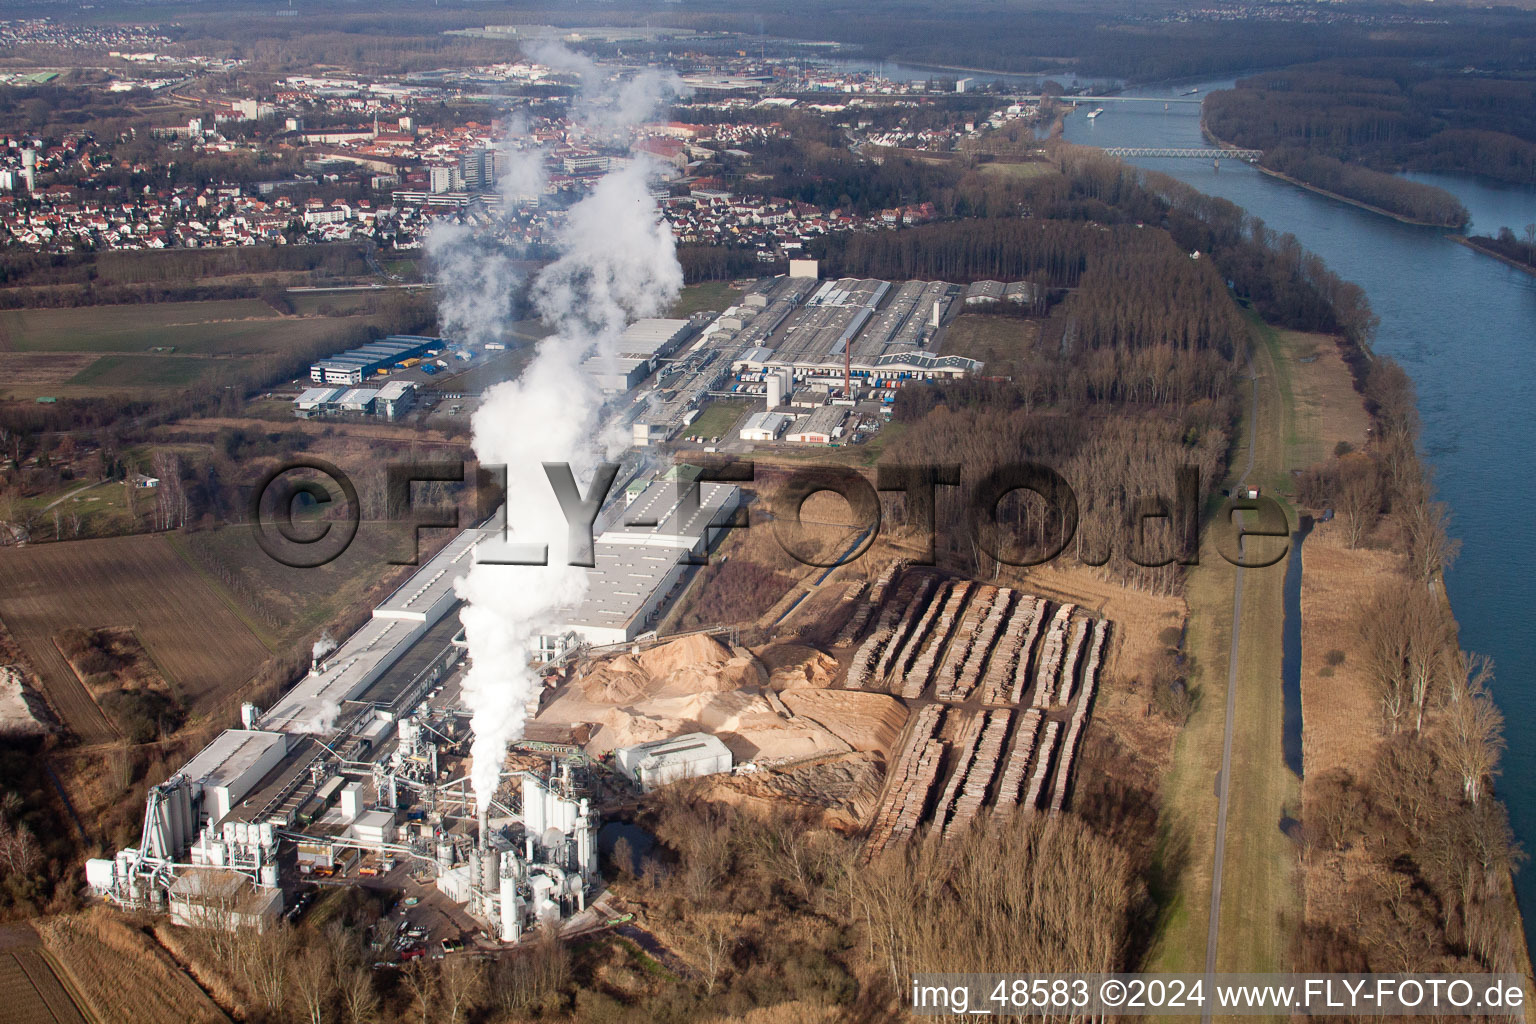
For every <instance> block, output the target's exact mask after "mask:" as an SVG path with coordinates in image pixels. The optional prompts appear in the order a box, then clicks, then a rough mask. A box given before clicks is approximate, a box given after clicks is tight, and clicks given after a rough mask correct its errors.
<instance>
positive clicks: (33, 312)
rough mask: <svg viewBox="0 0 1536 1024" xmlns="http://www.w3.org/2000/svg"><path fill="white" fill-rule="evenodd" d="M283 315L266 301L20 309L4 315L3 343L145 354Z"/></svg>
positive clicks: (0, 318)
mask: <svg viewBox="0 0 1536 1024" xmlns="http://www.w3.org/2000/svg"><path fill="white" fill-rule="evenodd" d="M277 315H278V314H277V311H276V310H274V309H273V308H272V307H271V306H269V305H267V304H266V303H265V302H262V301H261V300H260V299H224V300H215V301H210V302H149V303H142V304H135V305H131V306H78V307H75V308H72V309H16V310H7V311H6V312H4V313H0V338H3V339H4V342H3V345H4V347H5V348H6V349H8V350H10V351H12V352H139V351H143V350H144V349H146V348H148V347H150V346H151V345H164V344H175V342H165V341H160V340H157V339H159V338H160V337H163V336H165V335H166V334H167V332H177V331H179V330H181V329H184V328H189V327H191V328H197V327H203V326H205V325H212V324H225V325H228V324H230V323H231V322H235V321H243V320H251V319H272V318H275V317H277Z"/></svg>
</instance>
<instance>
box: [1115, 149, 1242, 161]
mask: <svg viewBox="0 0 1536 1024" xmlns="http://www.w3.org/2000/svg"><path fill="white" fill-rule="evenodd" d="M1103 149H1104V152H1105V153H1108V154H1109V155H1110V156H1121V157H1138V156H1139V157H1175V158H1178V157H1182V158H1188V159H1192V160H1222V159H1227V160H1242V161H1244V162H1246V163H1250V164H1251V163H1255V162H1257V161H1258V159H1259V158H1260V157H1261V156H1263V155H1264V151H1263V150H1262V149H1218V148H1216V147H1214V146H1196V147H1193V148H1190V149H1181V148H1177V147H1153V146H1105V147H1103Z"/></svg>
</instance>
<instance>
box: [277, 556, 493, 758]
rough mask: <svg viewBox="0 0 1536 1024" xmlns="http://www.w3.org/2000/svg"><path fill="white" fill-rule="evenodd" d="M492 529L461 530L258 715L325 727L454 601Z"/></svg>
mask: <svg viewBox="0 0 1536 1024" xmlns="http://www.w3.org/2000/svg"><path fill="white" fill-rule="evenodd" d="M498 535H499V533H498V531H496V530H487V529H482V528H476V529H469V530H464V531H462V532H461V533H459V534H458V536H456V537H454V538H453V540H451V541H449V542H448V543H447V544H446V545H445V546H444V547H443V549H442V550H441V551H439V552H438V553H437V554H436V555H434V556H432V558H431V559H429V560H428V561H427V564H426V565H423V566H422V567H421V568H420V569H417V570H416V571H415V572H414V573H412V574H411V576H410V578H409V579H407V580H406V581H405V582H404V583H402V584H401V585H400V587H399V589H397V590H396V591H395V592H394V593H393V594H390V595H389V597H388V598H386V599H385V600H384V603H382V604H380V605H379V606H378V607H377V608H375V609H374V610H373V618H371V619H369V620H368V621H367V622H366V623H365V624H364V625H363V627H362V628H361V629H359V630H358V631H357V632H356V633H353V634H352V635H351V636H349V637H348V638H347V642H346V643H344V644H342V645H341V646H340V647H338V648H337V649H336V650H334V651H332V652H331V653H330V654H329V655H328V656H327V657H326V658H325V659H324V662H323V667H322V668H321V670H320V671H318V672H315V671H311V672H310V673H309V675H307V676H305V677H304V678H303V679H301V680H299V683H298V685H296V686H295V687H294V688H293V689H291V690H289V691H288V692H287V693H286V694H284V695H283V698H282V699H281V700H280V701H278V702H277V704H275V705H274V706H273V707H272V710H270V711H268V712H267V713H266V714H265V715H263V716H262V718H261V724H262V726H263V727H264V728H267V729H276V730H279V731H282V732H327V731H329V730H330V728H331V727H332V725H333V723H334V719H335V716H336V712H337V710H338V709H339V708H340V707H341V702H342V701H346V700H351V699H353V698H354V697H356V696H357V695H358V694H360V693H362V692H363V691H364V690H365V689H367V688H368V687H369V686H370V685H371V684H372V683H373V682H374V681H375V680H376V679H377V678H378V677H379V675H380V673H382V672H383V671H384V670H385V669H387V668H388V667H389V666H390V665H393V664H394V663H395V659H397V658H398V657H399V656H400V655H401V653H403V651H404V650H405V648H406V647H407V646H409V644H410V643H411V642H412V641H414V640H415V639H416V638H417V637H418V636H420V635H421V633H422V632H423V631H425V630H426V629H428V628H430V627H431V626H433V625H434V624H436V622H437V621H438V620H439V619H441V618H442V617H443V615H444V614H446V612H447V610H448V609H449V608H451V607H452V606H453V603H454V602H455V601H456V600H457V597H456V596H455V595H454V592H453V584H454V581H455V580H457V579H458V578H459V577H461V576H466V575H468V574H469V570H470V567H471V566H472V565H473V564H474V562H473V554H472V553H473V551H474V546H475V544H477V543H479V541H480V540H481V539H482V538H484V537H486V536H498Z"/></svg>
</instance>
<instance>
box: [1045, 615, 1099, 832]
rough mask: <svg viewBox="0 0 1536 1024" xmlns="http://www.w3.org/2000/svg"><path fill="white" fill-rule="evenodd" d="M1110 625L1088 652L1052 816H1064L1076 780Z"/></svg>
mask: <svg viewBox="0 0 1536 1024" xmlns="http://www.w3.org/2000/svg"><path fill="white" fill-rule="evenodd" d="M1106 626H1107V624H1106V623H1100V624H1099V628H1098V629H1097V630H1094V636H1093V644H1092V646H1091V647H1090V648H1089V650H1088V663H1087V664H1086V665H1084V666H1083V685H1082V688H1081V690H1079V691H1078V695H1077V707H1075V708H1073V710H1072V720H1071V721H1070V722H1068V723H1067V735H1066V738H1065V739H1063V740H1062V742H1061V763H1060V764H1059V765H1057V767H1056V785H1055V789H1054V791H1053V792H1052V793H1051V813H1052V814H1060V813H1061V808H1062V806H1063V805H1064V804H1065V803H1066V800H1067V785H1068V783H1070V782H1071V778H1072V762H1073V759H1074V758H1075V757H1076V756H1077V744H1078V740H1079V739H1080V738H1081V736H1082V731H1083V727H1084V726H1085V725H1087V724H1088V705H1089V704H1090V703H1091V702H1092V701H1093V692H1094V689H1095V688H1096V687H1097V684H1098V678H1099V661H1100V657H1101V655H1102V654H1103V648H1104V633H1105V627H1106Z"/></svg>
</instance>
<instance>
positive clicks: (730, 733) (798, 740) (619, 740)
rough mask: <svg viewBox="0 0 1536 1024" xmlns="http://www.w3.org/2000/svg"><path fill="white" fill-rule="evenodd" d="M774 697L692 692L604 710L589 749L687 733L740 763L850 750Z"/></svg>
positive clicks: (735, 692)
mask: <svg viewBox="0 0 1536 1024" xmlns="http://www.w3.org/2000/svg"><path fill="white" fill-rule="evenodd" d="M775 700H776V698H774V697H771V696H769V695H766V694H764V693H762V692H760V691H757V690H728V691H725V692H723V693H693V694H686V695H684V696H680V697H658V698H653V699H650V700H645V701H640V702H636V703H634V704H631V705H629V706H627V707H616V708H610V709H607V710H604V711H602V712H601V713H599V714H598V715H597V718H596V721H597V723H598V724H599V725H600V726H601V727H602V728H600V729H599V730H598V731H597V733H596V734H595V735H594V736H593V738H592V743H590V744H588V750H590V751H593V752H600V751H606V750H612V749H614V748H616V747H629V746H633V745H634V744H636V743H649V742H651V741H652V740H661V739H669V738H671V737H673V736H678V735H681V734H683V733H687V732H708V733H713V734H715V735H716V736H719V737H720V741H721V742H722V743H724V744H725V745H726V746H727V747H728V748H730V751H731V756H732V757H733V758H734V759H735V760H736V762H737V763H738V764H739V763H740V762H742V761H754V760H758V759H761V758H772V759H777V758H791V757H810V756H813V755H816V754H835V753H845V752H847V751H849V750H851V749H853V748H852V746H851V745H850V744H848V743H846V742H844V741H843V740H841V739H839V738H838V737H837V736H836V735H834V734H833V733H831V732H829V731H828V730H827V729H826V728H824V727H823V726H821V725H820V724H819V723H818V722H816V721H815V720H814V719H812V718H800V717H797V716H792V715H788V714H786V713H784V712H783V711H781V710H780V708H782V707H784V705H782V704H781V705H779V706H777V707H776V706H775Z"/></svg>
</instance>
